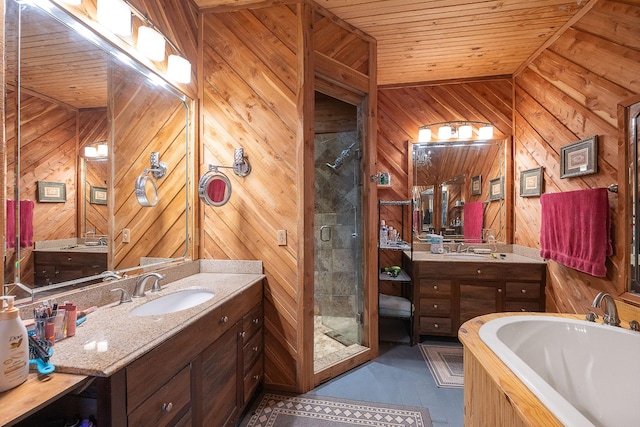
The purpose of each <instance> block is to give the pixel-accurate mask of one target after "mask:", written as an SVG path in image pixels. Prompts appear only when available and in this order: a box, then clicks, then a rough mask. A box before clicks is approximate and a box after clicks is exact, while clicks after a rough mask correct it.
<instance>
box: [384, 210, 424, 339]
mask: <svg viewBox="0 0 640 427" xmlns="http://www.w3.org/2000/svg"><path fill="white" fill-rule="evenodd" d="M412 207H413V202H412V201H411V200H379V201H378V224H380V222H381V220H382V219H383V213H384V212H385V211H386V210H387V209H394V208H395V209H398V208H399V209H400V220H399V222H400V228H398V229H397V230H398V231H399V233H400V241H398V242H394V243H392V244H385V245H383V244H381V242H380V234H379V233H378V289H381V288H382V284H383V283H387V284H390V286H391V287H393V288H396V287H399V288H400V289H395V290H396V291H397V293H399V294H400V295H387V294H385V293H383V292H379V295H378V302H379V307H378V313H379V317H388V318H396V319H402V320H405V321H407V322H408V323H409V325H408V331H409V336H410V340H411V345H415V344H416V343H417V336H415V334H414V333H413V331H414V329H415V328H414V319H415V309H414V307H415V304H414V294H415V292H414V287H413V281H412V280H411V276H410V275H409V273H408V272H407V270H406V269H405V268H404V265H402V267H403V268H402V269H401V270H400V271H399V273H398V274H397V276H392V275H390V274H389V273H387V272H385V271H384V269H385V268H386V267H390V265H382V262H383V261H382V257H381V254H382V252H383V251H395V252H398V263H397V264H396V265H399V266H400V265H401V264H403V263H404V258H405V257H403V256H402V252H404V251H410V252H411V254H413V239H412V235H411V231H410V232H409V242H407V241H405V233H406V231H407V230H405V218H407V215H410V217H411V218H412V215H411V214H412ZM407 209H408V211H407ZM411 258H412V257H411Z"/></svg>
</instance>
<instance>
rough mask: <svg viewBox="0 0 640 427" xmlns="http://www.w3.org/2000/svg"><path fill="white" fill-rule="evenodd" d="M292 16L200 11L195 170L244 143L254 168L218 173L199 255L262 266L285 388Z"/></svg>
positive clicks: (271, 377) (275, 374)
mask: <svg viewBox="0 0 640 427" xmlns="http://www.w3.org/2000/svg"><path fill="white" fill-rule="evenodd" d="M297 19H298V18H297V16H296V14H295V13H294V12H293V11H292V9H291V8H289V7H287V6H282V5H279V6H273V7H267V8H262V9H256V10H241V11H237V12H228V13H215V14H213V13H212V14H206V15H204V17H203V33H204V41H203V42H204V45H203V53H202V56H203V92H202V94H201V106H202V141H201V142H202V145H203V153H202V154H203V157H202V162H201V172H202V173H204V171H205V170H206V169H207V167H208V165H209V164H215V165H227V166H229V165H231V164H232V163H233V150H234V148H236V147H241V146H242V147H243V148H244V152H245V155H247V156H248V158H249V161H250V162H251V166H252V172H251V174H250V175H249V176H247V177H245V178H240V177H237V176H236V175H234V174H233V173H232V172H231V171H229V170H223V172H225V173H226V174H227V175H228V176H229V179H230V180H231V184H232V188H233V192H232V196H231V199H230V201H229V203H228V204H226V205H225V206H222V207H217V208H214V207H208V206H205V205H202V211H203V216H202V223H201V227H202V246H201V254H200V258H214V259H260V260H262V261H263V265H264V271H265V274H266V276H267V279H266V282H265V290H264V297H265V301H264V304H265V305H264V307H265V381H266V383H267V384H269V386H270V387H276V388H281V389H289V390H295V389H296V386H297V385H298V381H299V378H298V376H299V375H300V373H299V372H298V366H297V365H298V358H299V349H298V328H299V327H300V318H299V317H300V313H298V308H297V300H298V298H299V295H298V292H299V291H298V289H297V286H298V285H297V281H298V267H297V262H298V259H297V247H298V245H300V244H302V242H301V237H300V236H298V234H297V229H298V228H297V227H298V226H297V222H298V189H297V188H296V180H297V174H298V169H297V164H296V160H297V157H296V155H297V154H296V137H297V136H296V135H297V128H298V116H297V103H296V97H297V87H298V75H297V73H298V63H297V57H296V43H297V36H296V34H297V33H296V31H297V24H296V22H297ZM247 28H249V29H250V31H248V30H247ZM264 40H269V44H268V49H266V48H265V42H264ZM278 229H285V230H287V243H288V244H287V246H280V247H279V246H277V245H276V244H275V243H276V234H277V230H278Z"/></svg>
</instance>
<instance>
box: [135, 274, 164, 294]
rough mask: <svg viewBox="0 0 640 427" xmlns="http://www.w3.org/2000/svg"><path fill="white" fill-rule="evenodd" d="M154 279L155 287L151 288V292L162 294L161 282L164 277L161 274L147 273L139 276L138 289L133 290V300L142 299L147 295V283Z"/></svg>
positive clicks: (137, 280)
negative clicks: (145, 288) (145, 291)
mask: <svg viewBox="0 0 640 427" xmlns="http://www.w3.org/2000/svg"><path fill="white" fill-rule="evenodd" d="M149 279H154V280H153V285H152V287H151V292H160V291H161V290H162V288H161V287H160V280H162V279H164V276H163V275H162V274H160V273H145V274H141V275H140V276H138V278H137V279H136V287H135V288H134V290H133V298H140V297H143V296H144V295H145V293H144V287H145V285H146V283H147V280H149Z"/></svg>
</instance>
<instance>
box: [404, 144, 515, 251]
mask: <svg viewBox="0 0 640 427" xmlns="http://www.w3.org/2000/svg"><path fill="white" fill-rule="evenodd" d="M505 143H506V141H503V140H490V141H486V140H483V141H468V142H451V143H419V144H413V148H412V150H413V153H412V161H413V164H412V167H413V191H412V194H413V199H414V202H415V206H416V207H417V208H418V209H419V211H418V212H414V219H416V218H417V219H418V221H419V224H422V227H416V226H415V224H414V230H415V231H416V233H417V236H416V238H417V240H423V241H424V240H426V234H429V233H434V234H441V235H443V236H445V239H447V240H452V241H465V240H466V241H471V242H479V241H480V240H482V241H483V242H487V240H489V236H491V237H490V240H491V242H505V241H506V209H505V206H504V203H505V201H504V200H496V201H489V187H488V182H489V179H493V178H497V177H500V176H506V162H505V151H506V150H505ZM480 176H481V177H483V180H484V182H483V183H482V184H481V186H480V187H481V188H480V189H474V190H475V191H472V189H471V184H472V181H474V182H476V183H477V182H479V180H475V179H472V178H476V179H477V177H480ZM465 221H466V222H467V223H468V224H471V225H470V226H468V227H467V229H466V230H465ZM476 229H477V234H476V233H472V231H473V230H476Z"/></svg>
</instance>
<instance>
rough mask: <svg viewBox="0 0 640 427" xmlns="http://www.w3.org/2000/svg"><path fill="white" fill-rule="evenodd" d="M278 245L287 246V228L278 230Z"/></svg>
mask: <svg viewBox="0 0 640 427" xmlns="http://www.w3.org/2000/svg"><path fill="white" fill-rule="evenodd" d="M278 246H287V230H278Z"/></svg>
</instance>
